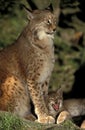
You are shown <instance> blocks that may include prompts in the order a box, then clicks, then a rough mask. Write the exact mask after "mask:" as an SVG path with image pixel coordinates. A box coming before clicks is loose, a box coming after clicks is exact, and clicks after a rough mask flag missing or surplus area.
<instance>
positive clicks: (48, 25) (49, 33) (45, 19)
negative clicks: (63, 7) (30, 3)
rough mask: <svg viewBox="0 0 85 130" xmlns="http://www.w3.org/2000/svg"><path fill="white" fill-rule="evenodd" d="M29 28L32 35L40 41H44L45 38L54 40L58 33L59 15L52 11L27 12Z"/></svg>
mask: <svg viewBox="0 0 85 130" xmlns="http://www.w3.org/2000/svg"><path fill="white" fill-rule="evenodd" d="M27 14H28V19H29V26H30V30H31V31H32V33H33V34H34V35H35V37H37V38H38V39H40V40H42V39H43V38H45V37H49V38H53V37H54V33H55V31H56V21H57V17H58V14H59V11H57V14H56V13H54V12H52V11H50V10H47V9H45V10H34V11H29V10H28V11H27Z"/></svg>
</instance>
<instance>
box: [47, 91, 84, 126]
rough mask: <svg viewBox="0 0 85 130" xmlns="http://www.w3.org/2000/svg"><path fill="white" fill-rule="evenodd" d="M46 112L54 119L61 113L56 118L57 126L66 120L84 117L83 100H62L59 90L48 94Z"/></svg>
mask: <svg viewBox="0 0 85 130" xmlns="http://www.w3.org/2000/svg"><path fill="white" fill-rule="evenodd" d="M48 110H49V114H50V115H51V116H53V117H54V118H56V116H57V115H58V114H59V113H60V112H61V113H60V114H59V116H58V118H57V124H59V123H61V122H63V121H64V120H66V119H68V118H70V119H71V118H72V117H76V116H83V115H85V99H66V100H63V98H62V92H61V89H60V90H58V91H57V92H53V93H51V94H49V99H48Z"/></svg>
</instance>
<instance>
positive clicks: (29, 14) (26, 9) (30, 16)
mask: <svg viewBox="0 0 85 130" xmlns="http://www.w3.org/2000/svg"><path fill="white" fill-rule="evenodd" d="M23 7H24V10H25V12H26V13H27V18H28V20H31V19H33V18H34V16H33V13H32V10H30V9H28V8H27V7H26V6H25V5H23Z"/></svg>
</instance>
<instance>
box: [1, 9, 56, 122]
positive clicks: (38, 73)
mask: <svg viewBox="0 0 85 130" xmlns="http://www.w3.org/2000/svg"><path fill="white" fill-rule="evenodd" d="M27 12H28V20H29V23H28V24H27V26H26V27H25V29H24V30H23V32H22V33H21V34H20V36H19V37H18V39H17V40H16V42H15V43H14V44H12V45H11V46H8V47H7V48H5V49H3V50H2V51H1V52H0V110H3V111H11V112H12V113H14V114H16V115H18V116H21V117H26V118H27V116H28V117H29V115H30V114H31V112H30V111H31V110H30V109H31V108H30V107H31V106H30V101H31V100H32V102H33V104H34V107H35V113H36V115H37V118H38V119H37V121H38V122H40V123H54V122H55V119H54V118H53V117H52V116H50V115H49V113H48V109H47V107H46V103H45V101H44V98H45V97H47V95H48V87H49V81H50V77H51V73H52V71H53V67H54V62H55V58H54V46H53V39H54V33H55V31H56V19H57V13H54V12H52V11H51V10H46V9H45V10H34V11H29V10H28V11H27Z"/></svg>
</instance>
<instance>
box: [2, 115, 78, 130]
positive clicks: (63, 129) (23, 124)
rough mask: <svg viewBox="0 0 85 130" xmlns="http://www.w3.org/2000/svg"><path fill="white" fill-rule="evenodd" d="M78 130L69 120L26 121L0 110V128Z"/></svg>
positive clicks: (12, 129)
mask: <svg viewBox="0 0 85 130" xmlns="http://www.w3.org/2000/svg"><path fill="white" fill-rule="evenodd" d="M34 129H35V130H80V129H79V128H78V127H77V126H75V125H74V124H73V123H72V122H71V121H69V120H68V121H66V122H64V123H63V124H60V125H57V124H49V125H47V124H40V123H36V122H32V121H28V120H25V119H22V118H19V117H18V116H15V115H13V114H11V113H8V112H0V130H34Z"/></svg>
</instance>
